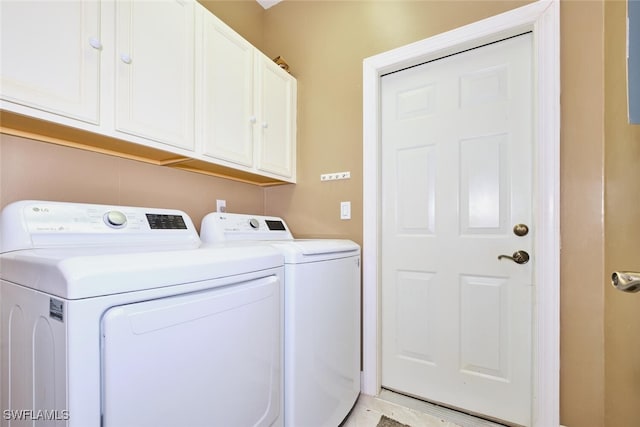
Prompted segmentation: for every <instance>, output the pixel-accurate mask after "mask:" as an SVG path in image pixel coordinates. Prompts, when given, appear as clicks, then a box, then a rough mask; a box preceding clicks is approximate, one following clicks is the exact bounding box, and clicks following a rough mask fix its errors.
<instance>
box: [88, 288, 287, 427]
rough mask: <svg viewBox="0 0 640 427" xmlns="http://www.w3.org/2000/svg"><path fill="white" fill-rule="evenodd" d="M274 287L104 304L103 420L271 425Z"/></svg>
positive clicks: (275, 409) (275, 410)
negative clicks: (112, 304)
mask: <svg viewBox="0 0 640 427" xmlns="http://www.w3.org/2000/svg"><path fill="white" fill-rule="evenodd" d="M280 292H281V291H280V280H279V279H278V277H277V276H270V277H265V278H261V279H257V280H251V281H246V282H244V283H239V284H234V285H230V286H223V287H217V288H213V289H209V290H207V291H202V292H195V293H190V294H184V295H179V296H174V297H169V298H163V299H158V300H152V301H146V302H141V303H136V304H128V305H122V306H118V307H113V308H111V309H110V310H108V311H107V312H106V313H105V315H104V317H103V320H102V337H101V340H102V393H103V395H102V411H103V414H102V415H103V424H102V425H103V426H105V427H121V426H138V427H145V426H149V427H160V426H167V427H169V426H171V427H174V426H270V425H273V424H278V423H277V422H276V421H277V420H278V418H279V416H280V409H281V407H280V405H281V393H280V387H281V351H280V346H281V333H280V327H281V322H280V301H281V296H280Z"/></svg>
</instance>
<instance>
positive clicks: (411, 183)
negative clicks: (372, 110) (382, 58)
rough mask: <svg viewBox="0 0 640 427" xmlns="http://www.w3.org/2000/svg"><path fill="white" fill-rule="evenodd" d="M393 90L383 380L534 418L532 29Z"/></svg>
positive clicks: (440, 63)
mask: <svg viewBox="0 0 640 427" xmlns="http://www.w3.org/2000/svg"><path fill="white" fill-rule="evenodd" d="M381 97H382V99H381V105H382V111H381V116H382V128H381V132H382V148H381V150H382V164H381V169H382V184H381V185H382V234H381V235H382V242H381V243H382V244H381V248H382V250H381V251H382V253H381V259H382V264H381V268H382V273H381V274H382V385H383V387H385V388H389V389H393V390H396V391H399V392H404V393H407V394H410V395H414V396H418V397H422V398H425V399H427V400H431V401H436V402H440V403H444V404H446V405H449V406H452V407H456V408H461V409H463V410H467V411H469V412H473V413H478V414H484V415H487V416H490V417H495V418H499V419H503V420H507V421H510V422H515V423H518V424H522V425H529V424H530V422H531V397H532V390H531V389H532V385H531V372H532V371H531V363H532V358H531V354H532V303H533V298H532V296H533V294H534V293H533V286H534V279H533V274H532V271H533V269H532V264H533V263H534V262H535V256H534V255H535V254H532V248H533V237H532V236H533V233H532V232H529V233H528V234H526V235H524V236H518V235H516V233H515V232H514V226H515V225H516V224H526V225H527V226H528V227H529V229H530V230H533V228H534V227H535V223H534V222H533V221H534V220H535V217H534V215H533V213H532V191H533V188H532V182H533V181H532V178H533V177H532V173H533V172H532V170H533V169H532V154H533V152H532V150H533V148H532V140H533V135H532V114H533V113H532V111H533V109H532V102H533V99H532V36H531V34H525V35H521V36H518V37H514V38H510V39H507V40H503V41H501V42H498V43H494V44H490V45H487V46H484V47H480V48H477V49H473V50H469V51H466V52H463V53H459V54H456V55H453V56H449V57H445V58H442V59H439V60H437V61H432V62H429V63H426V64H422V65H419V66H416V67H413V68H409V69H406V70H403V71H399V72H396V73H393V74H390V75H386V76H383V77H382V78H381ZM516 251H526V252H527V253H528V254H529V255H531V261H529V262H528V263H524V264H519V263H516V262H515V261H513V260H510V259H508V258H502V259H499V258H498V256H499V255H503V254H504V255H509V256H511V255H512V254H513V253H514V252H516Z"/></svg>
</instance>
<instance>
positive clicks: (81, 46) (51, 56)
mask: <svg viewBox="0 0 640 427" xmlns="http://www.w3.org/2000/svg"><path fill="white" fill-rule="evenodd" d="M0 19H1V24H2V26H1V27H0V36H1V41H2V46H1V47H2V48H1V49H0V55H1V56H0V59H1V60H2V62H1V63H0V111H3V112H5V113H7V114H3V121H2V123H0V126H1V128H2V132H4V133H13V134H15V135H23V136H24V135H27V136H29V137H32V138H35V139H41V140H44V141H51V142H55V143H58V144H63V145H70V146H74V147H83V148H86V149H89V150H94V151H98V152H106V153H111V154H116V155H122V156H123V157H130V158H135V159H137V160H147V161H149V162H152V163H155V164H165V165H172V166H174V167H181V168H183V169H189V170H193V171H195V172H202V173H209V174H214V175H220V176H227V177H229V178H235V179H239V180H243V181H247V182H254V183H257V184H260V185H270V184H272V183H274V184H277V183H282V182H295V179H296V170H295V161H296V80H295V79H294V78H293V77H291V75H289V74H288V73H287V72H286V71H284V70H282V69H281V68H280V67H278V66H277V65H276V64H275V63H274V62H273V61H272V60H270V59H269V58H267V57H266V56H265V55H264V54H262V53H261V52H260V51H258V50H257V49H256V48H255V47H254V46H252V45H251V44H250V43H249V42H247V41H246V40H245V39H244V38H242V37H241V36H240V35H239V34H237V33H236V32H235V31H233V30H232V29H231V28H230V27H229V26H227V25H226V24H225V23H223V22H222V21H220V20H219V19H218V18H217V17H215V16H214V15H213V14H211V13H210V12H209V11H208V10H207V9H206V8H205V7H204V6H202V5H201V4H199V3H198V2H196V1H195V0H152V1H151V0H118V1H112V0H106V1H98V0H73V1H69V0H48V1H41V0H39V1H36V0H0ZM34 119H36V120H34ZM43 124H45V125H44V126H43ZM91 134H97V135H101V136H105V137H107V138H95V140H94V138H91Z"/></svg>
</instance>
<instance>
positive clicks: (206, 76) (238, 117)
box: [196, 10, 256, 167]
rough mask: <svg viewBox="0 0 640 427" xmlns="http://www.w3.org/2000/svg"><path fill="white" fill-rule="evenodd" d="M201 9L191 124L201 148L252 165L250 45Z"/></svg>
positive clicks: (214, 154)
mask: <svg viewBox="0 0 640 427" xmlns="http://www.w3.org/2000/svg"><path fill="white" fill-rule="evenodd" d="M201 12H202V13H201V16H199V18H201V21H200V23H201V24H202V30H201V31H199V32H198V33H199V37H200V39H199V40H198V41H199V42H201V47H200V48H197V50H196V51H197V52H198V53H199V54H198V57H197V58H196V61H197V62H196V67H197V70H198V72H199V73H201V74H200V78H201V80H200V82H201V84H199V85H198V88H199V89H198V94H197V96H198V97H199V104H198V105H199V106H200V108H198V124H197V125H196V129H198V132H199V134H198V138H200V139H201V142H200V143H201V147H202V152H203V153H204V154H205V155H207V156H212V157H215V158H218V159H223V160H227V161H230V162H234V163H237V164H240V165H243V166H248V167H252V166H253V128H254V126H255V122H256V118H255V115H254V112H253V51H254V47H253V46H251V44H249V43H248V42H247V41H246V40H244V39H243V38H242V37H240V36H239V35H238V34H237V33H235V32H234V31H233V30H231V29H230V28H229V27H228V26H227V25H226V24H224V23H222V21H220V20H219V19H218V18H216V17H215V16H214V15H212V14H211V13H209V12H208V11H206V10H202V11H201Z"/></svg>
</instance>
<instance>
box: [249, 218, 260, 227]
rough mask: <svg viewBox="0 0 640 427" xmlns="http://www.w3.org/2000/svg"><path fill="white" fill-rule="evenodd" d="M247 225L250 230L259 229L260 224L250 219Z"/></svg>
mask: <svg viewBox="0 0 640 427" xmlns="http://www.w3.org/2000/svg"><path fill="white" fill-rule="evenodd" d="M249 225H250V226H251V228H259V227H260V223H259V222H258V220H257V219H255V218H251V219H250V220H249Z"/></svg>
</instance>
